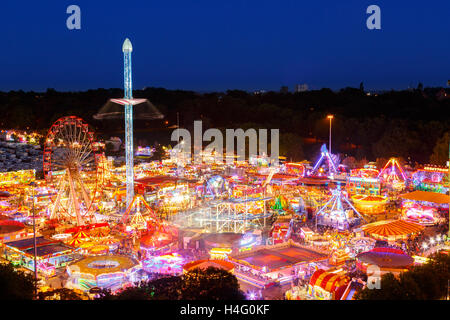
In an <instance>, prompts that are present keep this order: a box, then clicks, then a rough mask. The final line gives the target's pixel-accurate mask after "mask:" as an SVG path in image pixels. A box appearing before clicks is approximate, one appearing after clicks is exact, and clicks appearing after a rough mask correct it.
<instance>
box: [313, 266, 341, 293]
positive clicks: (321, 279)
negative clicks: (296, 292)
mask: <svg viewBox="0 0 450 320" xmlns="http://www.w3.org/2000/svg"><path fill="white" fill-rule="evenodd" d="M348 282H349V278H348V277H347V276H344V275H341V274H338V273H331V272H327V271H325V270H322V269H319V270H317V271H316V272H314V274H313V275H312V277H311V279H310V281H309V284H310V285H311V286H319V287H321V288H322V289H324V290H325V291H328V292H334V291H335V290H336V289H337V288H339V287H341V286H343V285H345V284H347V283H348Z"/></svg>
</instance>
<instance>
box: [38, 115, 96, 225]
mask: <svg viewBox="0 0 450 320" xmlns="http://www.w3.org/2000/svg"><path fill="white" fill-rule="evenodd" d="M100 155H101V153H100V151H99V149H98V148H97V147H96V145H95V142H94V133H93V132H92V131H90V130H89V126H88V124H87V123H86V122H84V121H83V120H82V119H81V118H78V117H74V116H69V117H63V118H60V119H58V120H57V121H56V122H55V123H54V124H53V125H52V127H51V128H50V130H49V132H48V134H47V137H46V139H45V146H44V161H43V169H44V176H45V179H46V181H47V185H48V186H49V187H50V188H51V189H53V190H55V191H56V192H55V195H54V196H52V197H51V200H52V202H53V206H52V207H51V209H50V219H55V218H58V219H61V218H63V219H68V220H76V223H77V224H78V225H83V224H84V222H85V221H84V220H85V219H86V218H88V217H92V213H93V212H92V211H93V207H94V206H93V204H94V199H95V195H96V192H97V184H98V176H99V175H100V169H99V167H98V158H99V157H100Z"/></svg>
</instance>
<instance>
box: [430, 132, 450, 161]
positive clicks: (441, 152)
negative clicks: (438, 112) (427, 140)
mask: <svg viewBox="0 0 450 320" xmlns="http://www.w3.org/2000/svg"><path fill="white" fill-rule="evenodd" d="M449 136H450V135H449V133H448V132H446V133H445V134H444V135H443V136H442V137H441V138H439V139H438V140H437V141H436V145H435V146H434V148H433V153H432V155H431V156H430V162H431V163H433V164H437V165H444V164H445V163H446V162H447V161H448V157H449V154H448V153H449V150H448V148H449Z"/></svg>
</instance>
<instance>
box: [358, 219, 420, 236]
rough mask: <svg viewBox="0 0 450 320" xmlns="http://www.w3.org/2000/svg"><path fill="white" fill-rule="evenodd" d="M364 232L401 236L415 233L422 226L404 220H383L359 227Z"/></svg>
mask: <svg viewBox="0 0 450 320" xmlns="http://www.w3.org/2000/svg"><path fill="white" fill-rule="evenodd" d="M361 228H362V229H363V230H364V231H365V232H367V233H368V234H370V235H372V236H380V237H386V238H389V237H401V236H406V235H410V234H416V233H418V232H420V231H423V230H424V227H423V226H421V225H419V224H416V223H412V222H407V221H404V220H384V221H378V222H374V223H370V224H366V225H364V226H362V227H361Z"/></svg>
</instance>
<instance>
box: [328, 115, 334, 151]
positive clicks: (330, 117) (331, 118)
mask: <svg viewBox="0 0 450 320" xmlns="http://www.w3.org/2000/svg"><path fill="white" fill-rule="evenodd" d="M327 118H328V119H330V137H329V140H328V152H329V153H330V154H331V121H332V120H333V118H334V116H333V115H331V114H330V115H328V116H327Z"/></svg>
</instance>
